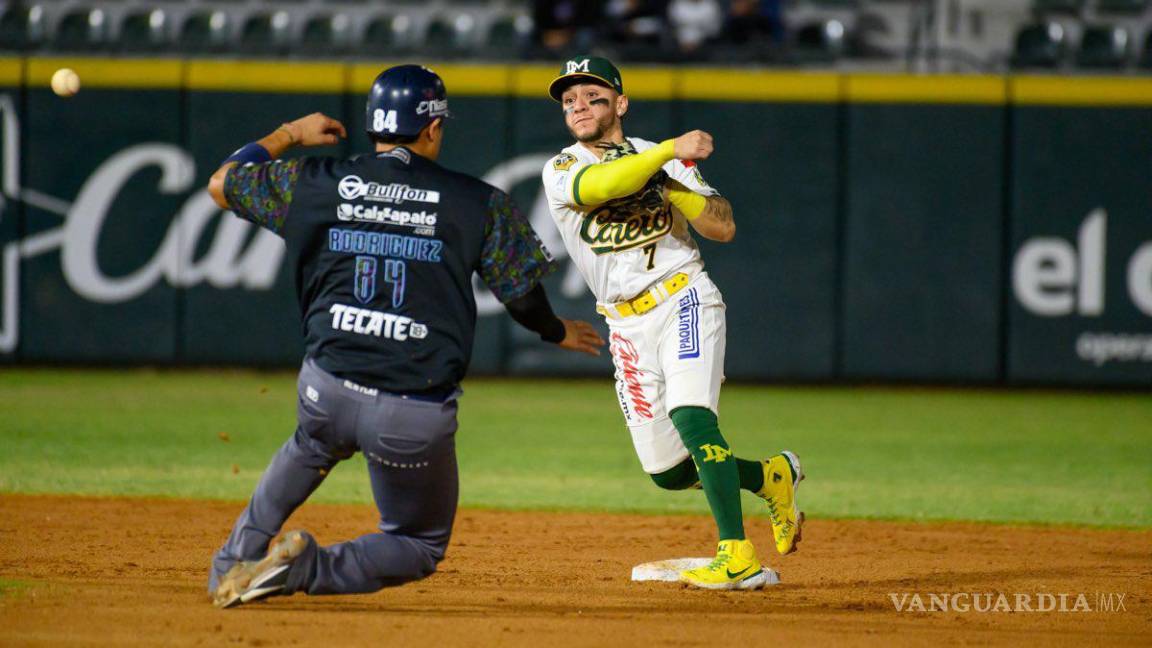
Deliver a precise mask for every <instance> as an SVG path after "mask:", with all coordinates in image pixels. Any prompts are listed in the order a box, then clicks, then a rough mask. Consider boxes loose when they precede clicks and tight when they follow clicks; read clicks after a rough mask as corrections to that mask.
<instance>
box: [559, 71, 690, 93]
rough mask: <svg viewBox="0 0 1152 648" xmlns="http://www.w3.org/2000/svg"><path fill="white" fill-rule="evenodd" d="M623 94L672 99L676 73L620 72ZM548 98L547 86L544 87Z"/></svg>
mask: <svg viewBox="0 0 1152 648" xmlns="http://www.w3.org/2000/svg"><path fill="white" fill-rule="evenodd" d="M620 76H622V77H623V79H621V81H623V82H624V94H626V95H628V96H629V97H632V98H634V99H672V98H673V97H675V91H676V71H675V70H674V69H673V68H663V69H657V68H634V69H632V70H630V71H628V73H626V74H625V73H624V72H623V71H621V72H620ZM544 96H545V97H547V96H548V86H544Z"/></svg>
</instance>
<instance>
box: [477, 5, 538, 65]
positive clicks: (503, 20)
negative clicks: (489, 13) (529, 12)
mask: <svg viewBox="0 0 1152 648" xmlns="http://www.w3.org/2000/svg"><path fill="white" fill-rule="evenodd" d="M531 35H532V19H531V18H529V17H527V16H525V15H522V14H520V15H518V14H504V15H502V16H497V17H496V18H495V19H494V20H493V21H492V23H491V24H490V25H489V26H488V32H487V33H486V34H485V38H484V49H485V50H486V52H487V53H488V54H489V55H491V56H495V57H497V58H515V57H516V55H517V54H518V53H519V52H520V51H521V49H522V47H523V46H524V44H525V43H526V42H527V40H528V38H529V37H530V36H531Z"/></svg>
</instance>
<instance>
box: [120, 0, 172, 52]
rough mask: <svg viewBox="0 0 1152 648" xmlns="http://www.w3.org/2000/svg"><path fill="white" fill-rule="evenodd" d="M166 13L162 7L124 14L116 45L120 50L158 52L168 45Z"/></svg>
mask: <svg viewBox="0 0 1152 648" xmlns="http://www.w3.org/2000/svg"><path fill="white" fill-rule="evenodd" d="M168 29H169V27H168V15H167V14H166V13H165V12H164V10H163V9H152V10H149V11H136V12H132V13H129V14H127V15H125V16H124V19H123V21H122V22H121V23H120V36H119V37H118V38H117V39H116V47H117V49H119V50H120V51H122V52H159V51H163V50H165V49H167V47H168V45H169V33H168Z"/></svg>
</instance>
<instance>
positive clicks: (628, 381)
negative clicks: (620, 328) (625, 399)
mask: <svg viewBox="0 0 1152 648" xmlns="http://www.w3.org/2000/svg"><path fill="white" fill-rule="evenodd" d="M610 348H611V350H612V355H613V357H615V358H616V366H617V367H619V368H620V374H621V375H622V376H623V379H624V385H625V388H626V390H627V392H628V395H629V396H630V397H631V398H632V406H633V407H634V408H636V413H637V414H639V415H640V416H643V417H645V418H652V403H649V402H648V399H646V398H644V387H643V386H642V385H641V384H640V375H641V374H643V373H644V370H643V369H641V368H640V367H637V366H636V363H637V361H639V360H640V353H639V352H637V351H636V345H634V344H632V341H631V340H629V339H627V338H625V337H624V336H623V335H620V334H619V333H613V334H612V346H611V347H610Z"/></svg>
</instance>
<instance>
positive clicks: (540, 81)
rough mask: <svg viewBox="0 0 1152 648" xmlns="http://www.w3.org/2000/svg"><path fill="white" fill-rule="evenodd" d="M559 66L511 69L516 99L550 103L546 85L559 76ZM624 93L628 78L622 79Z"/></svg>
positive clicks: (530, 66)
mask: <svg viewBox="0 0 1152 648" xmlns="http://www.w3.org/2000/svg"><path fill="white" fill-rule="evenodd" d="M559 70H560V66H559V65H517V66H515V67H513V73H512V91H513V93H515V94H516V96H518V97H538V98H540V99H547V100H548V101H552V97H549V96H548V84H550V83H552V79H555V78H556V77H557V76H559ZM624 91H625V92H627V91H628V77H624Z"/></svg>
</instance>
